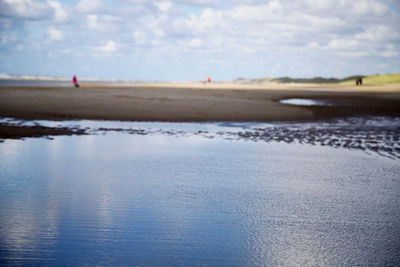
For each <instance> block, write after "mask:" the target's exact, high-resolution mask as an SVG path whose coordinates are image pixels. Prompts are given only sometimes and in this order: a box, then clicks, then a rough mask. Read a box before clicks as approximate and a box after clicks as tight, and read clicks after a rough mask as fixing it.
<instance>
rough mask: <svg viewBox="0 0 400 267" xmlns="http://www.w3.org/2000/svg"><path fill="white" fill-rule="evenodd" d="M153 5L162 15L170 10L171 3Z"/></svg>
mask: <svg viewBox="0 0 400 267" xmlns="http://www.w3.org/2000/svg"><path fill="white" fill-rule="evenodd" d="M155 5H156V6H157V7H158V8H159V9H160V10H161V11H162V12H164V13H166V12H168V11H169V10H170V9H171V8H172V3H171V2H156V3H155Z"/></svg>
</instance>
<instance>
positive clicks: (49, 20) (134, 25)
mask: <svg viewBox="0 0 400 267" xmlns="http://www.w3.org/2000/svg"><path fill="white" fill-rule="evenodd" d="M389 1H394V0H352V1H350V0H325V1H320V0H296V1H290V0H281V1H278V0H270V1H265V0H241V1H239V0H230V1H225V0H222V1H221V0H204V1H202V0H161V1H156V0H118V1H103V2H102V1H101V0H80V1H79V2H78V3H77V4H76V5H73V4H71V3H69V2H68V1H61V0H41V1H39V0H13V1H12V0H0V31H1V36H0V45H1V46H2V48H4V47H7V46H10V47H11V46H12V48H16V47H17V45H19V44H23V45H24V49H23V51H34V50H35V49H34V48H33V46H34V44H36V43H37V42H38V40H41V39H42V37H43V35H46V33H47V35H46V36H47V40H48V41H52V42H43V43H42V50H43V51H45V50H46V49H47V50H51V49H53V47H52V46H53V45H55V43H56V42H55V41H57V44H56V46H54V49H58V50H57V51H59V49H60V47H67V46H68V47H70V49H71V51H75V50H80V51H96V53H95V54H96V55H101V54H107V53H101V52H108V55H110V53H111V52H116V51H118V53H115V54H113V56H119V55H121V56H123V57H124V58H132V59H134V61H136V62H139V61H140V60H138V58H140V59H141V60H144V61H146V62H153V63H154V64H156V63H157V60H155V58H157V57H163V58H166V57H168V56H171V55H174V56H173V57H172V56H171V57H172V58H173V59H174V61H176V62H190V60H194V59H196V60H200V61H201V60H202V61H203V62H209V59H210V58H214V59H215V60H220V62H226V65H227V66H231V65H232V63H233V62H240V64H242V65H243V66H246V65H249V66H251V67H250V68H245V67H243V68H242V69H254V65H255V64H259V66H258V69H259V70H260V71H261V70H262V69H267V70H269V69H270V68H268V67H265V66H264V67H263V66H262V64H267V62H269V63H268V64H269V65H271V64H272V63H273V62H274V60H275V61H280V59H281V58H282V57H285V58H286V61H287V62H289V61H290V60H293V61H294V60H295V59H294V58H297V57H298V58H300V59H297V62H300V61H301V60H303V61H312V60H313V61H318V60H320V58H322V57H323V58H324V60H328V61H329V60H332V59H335V58H339V59H341V60H342V61H341V62H343V64H344V65H346V64H345V63H346V62H347V58H350V57H358V58H363V60H364V59H369V60H372V59H374V60H375V59H376V60H378V59H379V60H390V59H393V58H398V57H399V54H400V29H399V27H398V25H399V23H400V6H399V5H397V7H396V5H395V4H396V2H391V4H390V5H389V4H388V3H389ZM71 31H73V33H74V37H75V38H73V39H70V38H67V37H66V35H67V33H69V32H71ZM10 36H14V37H13V38H14V39H11V37H10ZM71 40H73V41H71ZM99 44H101V46H99ZM78 48H79V49H78ZM147 49H148V50H147ZM2 51H7V50H6V49H2V50H0V56H2V54H4V52H2ZM150 51H151V52H150ZM53 54H57V53H53ZM58 54H59V53H58ZM150 54H151V56H150ZM224 60H225V61H224ZM392 61H393V60H392ZM309 63H310V64H307V66H308V67H309V68H312V67H310V66H311V65H313V64H311V63H312V62H309ZM149 64H150V63H149ZM284 64H287V63H284V62H281V65H282V66H281V67H280V68H279V70H280V71H284V70H285V69H289V68H286V67H285V65H284ZM296 64H300V63H296ZM351 64H352V63H351V62H350V63H349V65H351ZM391 64H392V65H393V63H391ZM289 65H290V66H292V64H289ZM317 65H318V64H314V66H317ZM0 68H1V66H0ZM160 68H161V67H160ZM199 68H200V67H199ZM343 68H344V67H343ZM343 68H341V71H343ZM388 68H389V67H388ZM271 69H272V68H271ZM326 69H327V70H329V68H326ZM275 70H277V69H276V68H275ZM232 71H239V70H238V69H234V70H232ZM315 71H316V72H318V71H321V70H320V69H318V68H317V69H315ZM310 73H311V70H310Z"/></svg>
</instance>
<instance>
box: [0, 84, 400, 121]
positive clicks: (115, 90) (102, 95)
mask: <svg viewBox="0 0 400 267" xmlns="http://www.w3.org/2000/svg"><path fill="white" fill-rule="evenodd" d="M312 86H314V87H317V88H323V86H325V85H319V86H318V85H312ZM309 87H310V85H298V84H294V85H280V84H271V85H268V86H258V87H257V86H252V85H248V86H246V85H221V84H215V85H205V86H204V85H199V84H196V86H193V85H187V86H185V85H182V84H176V85H174V84H153V85H139V86H134V87H111V86H109V87H96V86H88V87H84V88H73V87H57V88H56V87H0V117H14V118H23V119H52V120H54V119H56V120H58V119H96V120H122V121H290V120H318V119H324V118H330V117H338V116H348V115H364V114H367V115H392V116H398V115H399V114H400V86H398V87H387V88H385V87H382V88H379V87H377V88H373V87H365V90H362V89H359V88H354V87H344V86H339V85H337V86H336V87H334V86H332V85H326V86H325V87H326V88H325V89H328V90H332V91H310V90H309V89H310V88H309ZM288 98H307V99H322V100H335V101H336V102H338V103H341V104H339V106H328V107H299V106H291V105H285V104H281V103H279V100H282V99H288Z"/></svg>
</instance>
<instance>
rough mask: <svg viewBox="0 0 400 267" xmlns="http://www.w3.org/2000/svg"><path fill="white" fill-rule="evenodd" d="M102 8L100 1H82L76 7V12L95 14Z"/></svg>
mask: <svg viewBox="0 0 400 267" xmlns="http://www.w3.org/2000/svg"><path fill="white" fill-rule="evenodd" d="M101 7H102V2H101V1H100V0H81V1H80V2H79V3H78V4H77V5H76V6H75V8H76V10H77V11H78V12H82V13H94V12H96V11H98V10H99V9H100V8H101Z"/></svg>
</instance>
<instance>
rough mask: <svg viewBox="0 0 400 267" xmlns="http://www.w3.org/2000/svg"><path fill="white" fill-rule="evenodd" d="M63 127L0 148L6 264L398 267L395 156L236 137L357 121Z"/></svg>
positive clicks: (398, 170) (1, 247)
mask: <svg viewBox="0 0 400 267" xmlns="http://www.w3.org/2000/svg"><path fill="white" fill-rule="evenodd" d="M354 120H356V119H354ZM26 123H27V124H29V123H28V122H26ZM46 123H48V124H52V123H54V124H55V125H57V123H58V124H63V122H46ZM66 123H67V124H75V125H80V126H81V127H89V126H90V129H91V130H92V131H93V132H94V133H95V134H91V135H85V136H64V137H55V138H54V140H47V139H26V140H6V141H5V142H4V143H1V144H0V260H1V263H5V264H9V265H16V264H23V265H26V264H46V265H78V264H79V265H118V266H120V265H166V264H169V265H189V264H190V265H204V264H207V265H263V264H267V265H285V266H287V265H299V266H302V265H323V266H326V265H335V266H337V265H346V266H349V265H379V266H380V265H385V264H386V265H391V266H395V265H399V264H400V244H399V242H398V240H400V224H399V219H400V209H399V207H400V178H399V177H400V164H399V159H397V158H394V159H390V158H387V157H382V156H381V155H379V154H378V153H371V154H367V153H365V151H360V150H350V149H346V148H342V147H341V148H333V147H327V146H321V145H319V144H317V145H314V146H312V145H309V144H299V143H296V142H291V143H284V142H280V143H277V142H261V141H263V139H262V138H261V139H255V142H253V141H249V140H253V139H252V138H245V137H243V138H241V137H240V135H239V133H246V132H250V133H253V134H254V135H255V136H256V134H255V133H256V132H260V129H263V130H265V129H277V128H279V127H278V126H279V125H280V126H283V127H286V128H288V129H292V128H293V129H303V128H304V129H309V128H310V125H311V128H314V129H317V128H318V127H319V128H320V129H329V127H334V128H335V127H336V128H337V125H340V124H341V123H342V124H345V125H347V126H348V121H344V122H340V121H338V122H337V125H336V126H330V124H327V125H325V126H324V124H321V123H320V124H318V127H317V125H316V124H313V123H311V124H283V123H282V124H279V125H278V124H273V125H271V124H257V123H242V124H241V123H239V124H238V123H223V124H164V123H142V124H140V123H139V124H137V123H134V124H132V123H122V122H90V121H86V122H77V121H75V122H66ZM353 123H355V122H353ZM42 124H45V122H42ZM361 124H365V125H368V123H365V121H361ZM370 124H372V125H369V126H370V127H383V126H382V124H384V123H383V122H381V123H379V122H376V120H375V121H374V122H371V123H370ZM100 125H102V127H105V128H108V129H121V128H122V129H123V128H125V129H127V130H128V131H117V130H112V131H107V130H99V126H100ZM390 125H392V123H390ZM390 125H389V126H390ZM302 127H303V128H302ZM132 128H134V129H136V130H138V129H143V130H145V131H144V132H141V133H145V134H138V132H135V133H134V134H129V133H130V132H129V130H132ZM336 128H335V129H336ZM93 129H96V130H93ZM385 129H386V128H385ZM99 133H100V134H99ZM218 133H220V134H218ZM229 136H233V137H232V138H231V139H232V140H226V139H227V137H229ZM237 137H239V138H237Z"/></svg>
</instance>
